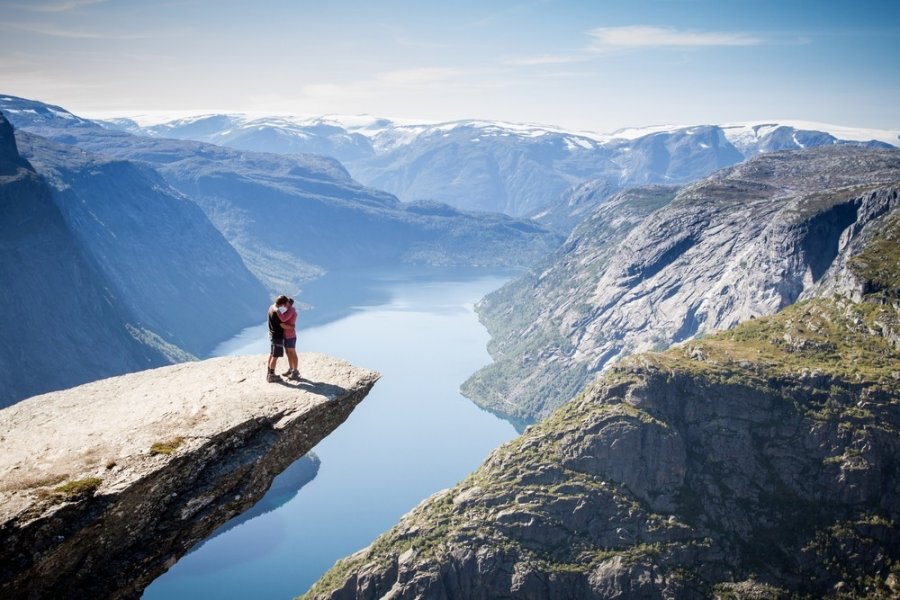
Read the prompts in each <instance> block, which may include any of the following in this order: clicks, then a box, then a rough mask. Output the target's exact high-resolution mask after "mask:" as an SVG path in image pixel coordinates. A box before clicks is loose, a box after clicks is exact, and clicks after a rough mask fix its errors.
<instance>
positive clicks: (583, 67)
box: [0, 0, 900, 132]
mask: <svg viewBox="0 0 900 600" xmlns="http://www.w3.org/2000/svg"><path fill="white" fill-rule="evenodd" d="M0 7H2V8H3V10H4V17H5V18H4V20H3V22H2V23H0V30H2V31H3V35H2V37H0V50H2V54H0V81H3V87H4V88H5V89H4V90H3V91H4V92H6V93H9V94H13V95H16V96H21V97H26V98H32V99H35V100H40V101H43V102H48V103H51V104H57V105H60V106H63V107H65V108H67V109H68V110H71V111H73V112H75V113H77V114H83V115H86V116H91V115H94V116H96V115H100V114H107V115H109V114H115V113H119V114H121V113H123V112H124V113H135V112H138V113H140V112H143V113H146V112H149V111H181V112H185V113H209V112H242V113H264V114H295V115H326V114H346V115H356V114H370V115H377V116H384V117H388V118H402V119H407V120H413V121H431V122H444V121H455V120H463V119H483V120H502V121H508V122H519V123H540V124H547V125H554V126H558V127H560V128H564V129H567V130H575V131H578V130H586V131H595V132H610V131H615V130H618V129H622V128H628V127H639V126H646V125H654V124H677V125H691V124H700V123H713V122H715V123H734V122H746V121H758V120H769V119H782V120H805V121H815V122H822V123H833V124H840V125H844V126H849V127H861V128H878V129H896V128H900V79H898V77H897V74H898V68H897V65H896V60H895V57H896V56H897V55H898V54H900V29H898V27H897V26H896V23H897V22H898V21H900V19H898V17H900V4H897V3H887V2H876V1H871V0H870V1H862V2H856V3H853V4H852V5H851V4H848V3H841V2H824V3H823V2H802V1H801V2H792V3H789V4H788V3H783V2H775V1H769V0H764V1H761V2H752V3H750V2H743V1H736V2H729V3H722V2H713V1H711V0H655V1H654V0H643V1H637V2H621V1H608V2H576V1H564V0H537V1H510V0H500V1H498V2H492V3H490V4H488V5H486V4H485V3H478V2H474V1H472V0H463V1H461V2H460V3H457V4H454V6H453V8H450V7H446V6H440V5H433V4H430V3H418V2H410V1H408V0H389V1H385V2H380V3H362V2H355V1H352V0H343V1H338V2H333V3H328V4H327V5H319V4H317V3H312V2H302V1H301V2H288V1H278V0H262V1H261V2H257V3H255V4H254V5H253V8H252V9H248V8H247V7H246V4H244V3H240V2H234V1H233V0H227V1H221V2H210V1H208V0H172V1H168V2H164V3H159V4H148V3H142V2H137V1H135V0H43V1H37V2H30V3H25V2H21V1H11V2H9V1H3V2H0Z"/></svg>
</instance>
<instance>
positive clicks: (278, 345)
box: [269, 340, 284, 358]
mask: <svg viewBox="0 0 900 600" xmlns="http://www.w3.org/2000/svg"><path fill="white" fill-rule="evenodd" d="M269 356H274V357H275V358H279V357H281V356H284V340H272V350H271V351H270V352H269Z"/></svg>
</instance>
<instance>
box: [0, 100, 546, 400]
mask: <svg viewBox="0 0 900 600" xmlns="http://www.w3.org/2000/svg"><path fill="white" fill-rule="evenodd" d="M0 112H2V113H4V114H9V115H10V119H11V121H12V124H13V125H14V126H16V127H17V128H19V132H18V133H17V135H18V136H19V138H20V147H21V152H22V154H23V155H24V156H25V157H26V158H27V159H29V160H31V161H32V163H33V165H34V169H35V170H36V171H37V174H38V175H40V176H42V177H43V178H44V180H45V181H46V182H47V183H48V184H49V186H50V188H51V190H52V194H51V197H52V198H53V199H54V203H55V204H56V206H57V208H56V210H59V211H60V214H61V216H62V217H64V223H65V227H66V228H67V229H68V231H69V234H68V235H70V236H71V237H72V239H73V240H74V241H75V243H77V244H78V245H79V247H80V248H82V250H81V252H83V253H84V255H85V257H86V259H87V260H88V261H89V262H90V264H91V265H92V268H93V269H95V270H96V271H97V272H98V273H101V274H102V275H103V276H104V277H105V278H107V280H108V282H109V283H108V285H107V289H108V290H109V291H108V294H110V295H111V297H110V300H109V302H111V303H113V304H114V305H116V306H119V307H123V308H125V309H127V310H128V311H129V313H130V314H132V315H133V316H132V317H130V318H129V319H118V327H119V328H121V329H122V331H123V332H124V333H123V335H125V336H126V337H130V338H135V339H138V340H140V343H141V344H144V343H150V344H151V345H153V346H157V347H160V348H165V349H166V352H165V353H164V354H166V355H167V356H168V357H169V358H168V359H164V360H183V359H185V358H189V357H190V356H191V355H195V356H203V355H205V354H206V353H208V352H209V351H210V350H211V349H212V347H213V346H214V345H215V344H216V343H218V342H220V341H222V340H223V339H225V338H226V337H228V336H230V335H233V334H234V333H236V331H237V330H239V329H240V328H241V327H245V326H247V325H250V324H251V323H255V322H258V321H259V320H261V319H262V315H263V314H264V310H265V307H266V305H267V303H268V300H267V299H266V296H267V295H268V294H269V293H272V292H274V291H278V292H279V293H291V294H293V293H295V292H296V291H297V290H298V289H299V288H300V286H301V285H302V283H303V282H304V281H306V280H308V279H309V278H311V277H315V276H317V275H318V274H321V273H322V272H324V271H327V270H331V269H340V268H344V267H362V266H366V265H372V266H376V265H387V264H398V263H410V264H427V265H437V266H491V267H498V266H503V267H517V266H518V267H521V266H526V265H528V264H531V263H533V262H534V261H535V260H537V259H538V258H539V257H541V256H544V255H546V254H547V253H549V252H550V251H551V250H552V249H553V248H554V247H555V246H556V245H557V244H558V243H559V239H560V238H559V237H558V235H556V234H553V233H551V232H548V231H546V230H544V229H543V228H541V227H540V226H538V225H536V224H535V223H533V222H529V221H523V220H518V219H514V218H511V217H508V216H505V215H499V214H494V215H491V214H481V213H479V214H471V213H466V212H463V211H459V210H457V209H453V208H451V207H449V206H446V205H441V204H437V203H428V202H421V203H413V204H403V203H401V202H399V201H398V200H397V199H396V198H395V197H393V196H391V195H390V194H386V193H384V192H380V191H377V190H374V189H371V188H366V187H364V186H362V185H360V184H358V183H356V182H355V181H354V180H353V179H351V178H350V177H349V175H348V174H347V172H346V171H345V170H344V168H343V167H342V166H341V165H340V164H339V163H338V162H337V161H335V160H334V159H330V158H324V157H318V156H311V155H303V156H296V157H286V156H281V155H276V154H262V153H253V152H247V151H240V150H234V149H229V148H222V147H219V146H214V145H212V144H205V143H199V142H190V141H179V140H157V139H152V138H146V137H139V136H135V135H131V134H128V133H123V132H115V131H110V130H108V129H105V128H102V127H100V126H99V125H97V124H96V123H93V122H92V121H89V120H86V119H81V118H79V117H77V116H75V115H72V114H71V113H69V112H68V111H65V110H64V109H62V108H60V107H53V106H49V105H45V104H42V103H39V102H34V101H30V100H24V99H21V98H13V97H9V96H4V97H0ZM29 201H30V200H29V198H28V197H24V198H22V199H20V200H18V202H26V203H27V202H29ZM10 243H12V242H10ZM19 266H20V267H22V268H23V270H24V271H25V272H27V271H28V269H27V262H23V263H20V265H19ZM10 281H11V282H13V283H12V285H11V286H10V287H11V289H13V288H15V286H16V285H17V283H16V282H17V278H15V277H11V278H10ZM15 297H18V295H16V296H15ZM10 302H12V296H11V297H10ZM4 308H6V307H4ZM8 308H9V310H5V312H4V314H6V315H9V318H10V319H11V320H12V319H17V318H19V317H16V316H13V315H19V314H20V313H21V310H22V307H13V306H9V307H8ZM109 318H110V320H111V322H112V326H116V325H115V323H116V321H117V319H116V317H115V316H114V314H110V315H109ZM4 327H9V330H10V331H13V330H14V329H15V327H18V326H15V327H14V326H13V325H12V324H9V325H4ZM21 337H22V334H17V335H16V336H14V337H13V338H12V339H20V338H21ZM23 343H24V342H23ZM97 343H98V344H99V345H101V346H102V345H103V344H104V338H103V337H102V336H101V337H100V338H99V339H98V340H97ZM81 356H82V355H79V354H78V353H77V352H75V353H73V357H74V358H73V360H74V362H75V363H76V364H74V365H73V366H72V370H73V371H78V364H77V363H78V361H79V357H81ZM99 362H100V365H99V366H98V367H97V368H95V369H94V370H92V371H91V370H89V369H88V370H89V371H90V372H92V373H94V374H95V375H94V376H104V375H113V374H118V373H122V372H126V371H129V370H134V369H135V368H136V365H134V364H132V363H128V362H127V361H124V359H123V360H115V359H112V360H110V361H99ZM14 364H15V363H13V362H9V363H4V367H6V365H9V368H10V369H12V368H13V365H14ZM155 364H160V362H159V360H157V361H156V362H150V363H147V366H152V365H155ZM67 371H68V369H64V370H63V372H67ZM7 376H8V377H10V378H12V377H17V378H18V379H19V380H20V381H22V382H28V381H32V383H22V384H21V385H23V386H24V387H23V389H22V391H19V392H16V393H10V394H9V396H5V397H4V403H9V402H10V401H14V400H15V399H19V398H22V397H24V395H26V394H27V393H28V391H29V390H30V391H32V393H33V392H37V391H48V390H51V389H59V387H64V386H66V385H73V384H75V383H81V382H83V381H84V380H85V378H78V377H75V378H72V377H71V376H66V377H58V376H57V375H56V374H51V375H50V376H40V377H39V376H38V374H37V373H35V374H34V375H28V374H27V372H26V374H24V375H23V374H22V373H21V372H20V371H15V372H13V371H10V372H9V373H8V374H7ZM37 382H40V383H37Z"/></svg>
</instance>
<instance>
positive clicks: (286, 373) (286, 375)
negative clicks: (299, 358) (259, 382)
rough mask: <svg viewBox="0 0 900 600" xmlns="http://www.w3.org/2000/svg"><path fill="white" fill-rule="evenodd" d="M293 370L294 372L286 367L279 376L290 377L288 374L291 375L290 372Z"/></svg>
mask: <svg viewBox="0 0 900 600" xmlns="http://www.w3.org/2000/svg"><path fill="white" fill-rule="evenodd" d="M293 372H294V371H292V370H291V369H288V370H287V371H285V372H284V373H282V374H281V376H282V377H290V376H291V373H293Z"/></svg>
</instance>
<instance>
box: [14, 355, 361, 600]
mask: <svg viewBox="0 0 900 600" xmlns="http://www.w3.org/2000/svg"><path fill="white" fill-rule="evenodd" d="M264 364H265V357H264V356H240V357H223V358H216V359H210V360H205V361H199V362H191V363H184V364H180V365H175V366H171V367H164V368H161V369H153V370H149V371H143V372H140V373H134V374H130V375H123V376H121V377H113V378H110V379H105V380H102V381H97V382H94V383H89V384H86V385H82V386H79V387H76V388H72V389H70V390H65V391H61V392H53V393H50V394H44V395H41V396H35V397H33V398H29V399H27V400H24V401H22V402H20V403H19V404H16V405H14V406H12V407H9V408H7V409H4V410H2V411H0V539H2V544H0V548H2V549H0V565H2V567H0V596H2V597H4V598H37V597H63V596H69V597H91V598H130V597H135V598H136V597H139V596H140V594H141V591H142V590H143V589H144V587H146V586H147V585H148V584H149V583H150V582H151V581H152V580H153V579H154V578H156V577H157V576H159V575H160V574H161V573H163V572H164V571H165V570H166V569H167V568H169V567H171V566H172V564H174V562H175V561H176V560H177V559H178V558H179V557H180V556H182V555H183V554H185V553H186V552H187V551H188V550H189V549H190V548H191V547H192V546H193V545H194V544H195V543H197V542H198V541H200V540H202V539H204V538H205V537H206V536H207V535H208V534H209V533H210V532H212V531H213V529H215V528H216V527H217V526H218V525H220V524H222V523H224V522H225V521H226V520H228V519H229V518H231V517H233V516H235V515H237V514H239V513H241V512H243V511H244V510H247V509H248V508H250V507H251V506H252V505H253V504H254V503H255V502H256V501H257V500H258V499H259V498H260V497H262V495H263V494H265V492H266V490H267V489H268V487H269V485H270V484H271V482H272V479H273V478H274V477H275V476H276V475H277V474H278V473H280V472H281V471H282V470H284V469H285V468H286V467H287V466H288V465H290V464H291V463H292V462H293V461H294V460H296V459H297V458H299V457H300V456H302V455H303V454H305V453H306V452H308V451H309V450H310V449H311V448H312V447H313V446H314V445H315V444H316V443H318V442H319V441H320V440H321V439H323V438H324V437H325V436H327V435H328V434H329V433H331V432H332V431H333V430H334V429H335V428H336V427H337V426H338V425H340V424H341V423H342V422H343V421H344V420H345V419H346V418H347V417H348V416H349V414H350V413H351V412H352V411H353V409H354V408H355V407H356V405H357V404H358V403H359V402H360V401H361V400H362V399H363V398H364V397H365V396H366V394H367V393H368V392H369V390H370V389H371V388H372V386H373V385H374V383H375V382H376V381H377V379H378V377H379V376H378V374H377V373H375V372H373V371H369V370H366V369H360V368H356V367H353V366H351V365H349V364H347V363H346V362H343V361H341V360H338V359H334V358H331V357H328V356H325V355H321V354H306V353H304V354H301V355H300V366H301V372H302V374H303V377H304V379H303V380H302V381H299V382H289V381H285V382H284V383H282V384H268V383H266V382H265V367H264Z"/></svg>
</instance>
